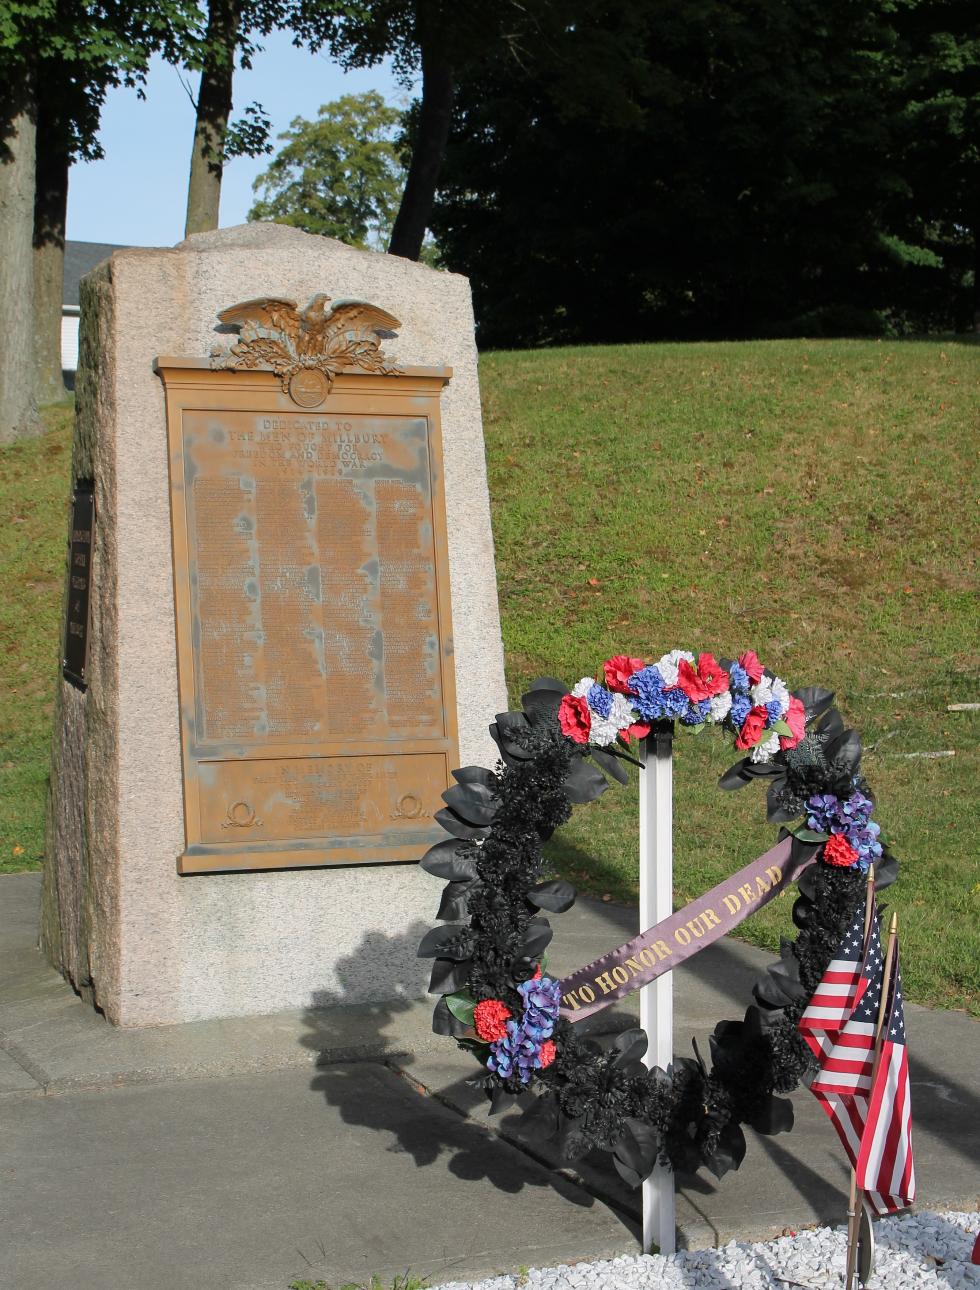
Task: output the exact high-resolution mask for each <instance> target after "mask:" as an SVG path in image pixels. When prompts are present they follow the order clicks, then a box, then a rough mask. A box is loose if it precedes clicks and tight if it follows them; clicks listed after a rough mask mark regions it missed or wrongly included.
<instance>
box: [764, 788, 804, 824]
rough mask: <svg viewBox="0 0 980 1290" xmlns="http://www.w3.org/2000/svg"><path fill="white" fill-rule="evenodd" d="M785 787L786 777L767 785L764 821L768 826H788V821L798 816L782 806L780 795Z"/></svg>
mask: <svg viewBox="0 0 980 1290" xmlns="http://www.w3.org/2000/svg"><path fill="white" fill-rule="evenodd" d="M785 785H786V777H785V776H783V777H782V778H780V779H777V780H773V782H772V783H771V784H770V785H769V791H768V792H767V793H766V819H767V820H768V821H769V823H770V824H788V823H789V821H790V820H795V819H796V817H797V816H798V815H799V814H800V812H799V811H795V810H793V808H792V807H791V806H790V807H786V806H783V805H782V803H781V800H780V795H781V793H782V791H783V789H784V787H785Z"/></svg>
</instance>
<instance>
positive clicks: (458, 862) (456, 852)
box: [419, 841, 476, 882]
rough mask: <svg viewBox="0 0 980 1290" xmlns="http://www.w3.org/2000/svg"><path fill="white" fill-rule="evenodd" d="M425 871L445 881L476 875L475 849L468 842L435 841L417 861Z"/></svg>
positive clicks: (459, 880)
mask: <svg viewBox="0 0 980 1290" xmlns="http://www.w3.org/2000/svg"><path fill="white" fill-rule="evenodd" d="M419 864H420V865H421V866H422V868H423V869H424V870H425V872H426V873H431V874H434V875H435V877H437V878H445V880H446V881H447V882H464V881H465V880H466V879H468V878H475V877H476V851H475V849H474V848H473V847H472V846H471V845H470V844H469V842H465V841H463V842H437V843H436V844H435V846H434V847H430V848H429V850H428V851H426V853H425V855H424V856H423V857H422V859H421V860H420V861H419Z"/></svg>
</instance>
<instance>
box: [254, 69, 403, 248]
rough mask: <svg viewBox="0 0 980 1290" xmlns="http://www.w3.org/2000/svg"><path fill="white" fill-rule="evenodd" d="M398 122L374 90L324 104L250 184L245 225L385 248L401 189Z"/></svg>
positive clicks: (290, 133)
mask: <svg viewBox="0 0 980 1290" xmlns="http://www.w3.org/2000/svg"><path fill="white" fill-rule="evenodd" d="M400 119H401V113H400V112H398V111H397V109H395V108H392V107H389V106H388V105H387V104H386V103H385V101H384V99H383V98H382V97H381V95H380V94H378V93H377V92H376V91H374V90H371V91H369V92H368V93H366V94H346V95H344V97H343V98H340V99H337V100H336V101H335V102H333V103H327V104H325V105H324V106H323V107H321V108H320V111H319V114H318V116H317V119H316V120H315V121H307V120H304V118H303V117H296V118H295V120H294V121H293V122H292V123H291V124H290V127H289V129H288V130H287V131H285V133H283V134H281V135H280V136H279V139H280V141H283V142H284V143H285V146H284V147H283V148H281V149H280V151H279V152H278V154H277V155H276V157H275V158H274V160H273V161H272V163H271V164H270V166H269V168H268V169H267V170H265V171H263V173H262V174H261V175H259V177H258V178H257V179H256V180H255V183H254V184H253V189H254V191H255V192H256V193H257V194H259V197H258V200H257V201H256V202H255V204H254V205H253V206H252V209H251V210H250V211H249V213H248V218H249V219H250V220H274V221H275V222H277V223H279V224H291V225H293V227H295V228H301V229H304V230H305V231H306V232H307V233H320V234H323V235H325V236H327V237H335V238H339V239H340V240H341V241H343V242H349V243H350V244H351V245H352V246H360V247H365V246H372V247H378V248H380V247H382V246H383V244H384V242H385V241H386V239H387V236H388V234H389V232H390V231H391V224H392V220H393V219H394V216H395V212H396V210H397V207H398V199H399V196H400V194H401V190H402V185H403V183H404V174H403V172H402V169H401V165H400V162H399V160H398V155H397V153H396V150H395V144H394V142H393V137H394V132H395V127H396V126H397V125H398V123H399V121H400Z"/></svg>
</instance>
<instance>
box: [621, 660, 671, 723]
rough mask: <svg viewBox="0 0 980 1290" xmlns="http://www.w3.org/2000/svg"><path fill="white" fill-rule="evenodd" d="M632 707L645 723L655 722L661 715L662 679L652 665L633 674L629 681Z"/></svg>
mask: <svg viewBox="0 0 980 1290" xmlns="http://www.w3.org/2000/svg"><path fill="white" fill-rule="evenodd" d="M629 688H630V693H631V696H635V697H634V698H633V707H634V708H636V710H637V712H638V713H639V714H640V716H641V717H643V718H644V720H646V721H656V720H658V719H659V718H660V716H661V715H662V708H663V697H664V678H663V677H662V676H661V675H660V671H659V669H658V668H656V667H654V666H653V665H652V664H651V665H650V666H649V667H644V668H642V669H641V670H640V671H639V672H634V673H633V675H632V676H631V677H630V679H629Z"/></svg>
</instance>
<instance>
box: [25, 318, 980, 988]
mask: <svg viewBox="0 0 980 1290" xmlns="http://www.w3.org/2000/svg"><path fill="white" fill-rule="evenodd" d="M481 366H482V371H481V383H482V388H483V398H484V410H485V429H486V436H487V450H488V461H489V469H490V489H491V497H492V502H493V513H494V530H495V536H496V543H497V572H498V581H499V588H500V603H501V611H502V614H503V624H504V639H505V644H506V650H507V666H508V682H509V685H510V688H511V692H512V694H513V695H515V696H516V695H518V694H519V693H520V692H521V689H522V688H523V687H524V686H525V685H526V683H527V682H528V681H529V680H531V679H532V678H533V677H534V676H535V675H538V674H540V673H542V672H548V673H551V674H553V675H556V676H561V677H563V678H564V679H565V680H566V681H568V682H569V683H571V682H574V681H575V680H577V679H578V677H579V676H581V675H582V674H584V673H588V672H592V671H594V670H595V669H596V668H597V667H598V665H599V663H600V661H601V660H602V659H603V658H604V657H606V656H607V655H608V654H610V653H614V652H628V653H630V654H637V655H644V656H646V657H648V658H653V659H656V658H657V657H659V655H660V654H661V653H663V652H664V651H665V650H667V649H671V648H674V647H675V646H679V647H684V648H694V649H699V648H705V649H711V650H713V651H715V652H716V653H731V652H733V651H738V650H740V649H743V648H746V647H751V648H754V649H756V650H757V651H758V653H759V654H760V655H761V657H762V659H763V661H764V662H766V663H767V664H768V665H769V666H770V667H771V668H772V669H773V670H774V671H776V672H777V673H778V674H779V675H780V676H782V677H783V678H784V679H785V680H786V681H787V682H788V683H789V684H790V686H791V688H795V687H796V686H799V685H805V684H809V683H819V684H826V685H828V686H830V687H831V688H833V689H835V690H836V691H837V695H838V701H839V703H840V705H841V707H842V709H843V711H844V714H845V716H846V717H847V718H849V720H851V721H852V722H853V723H854V725H856V726H857V728H858V729H859V730H860V731H861V733H862V735H863V738H864V742H865V746H866V748H867V749H868V751H867V754H866V761H865V769H866V773H867V775H868V777H869V779H870V781H871V783H872V786H873V788H874V789H875V791H876V794H877V796H878V798H879V808H878V811H877V818H878V819H879V820H880V822H881V823H882V826H883V827H884V828H885V829H886V831H887V832H888V833H889V835H890V836H891V838H892V840H893V846H894V850H895V852H896V854H897V855H898V856H899V857H900V858H901V859H902V861H903V867H902V876H901V880H900V882H899V884H898V885H897V886H896V887H895V888H894V889H893V892H890V893H889V898H890V901H891V903H892V904H893V906H894V907H895V908H897V909H898V910H899V912H900V915H901V927H902V946H903V964H902V966H903V975H904V978H905V983H906V987H907V989H908V991H909V993H910V995H911V997H913V998H915V999H917V1000H919V1001H920V1002H923V1003H935V1004H942V1005H945V1006H949V1007H969V1008H971V1009H972V1010H974V1011H977V1012H980V982H978V975H980V969H978V964H980V932H978V927H980V918H978V904H980V872H978V861H977V851H978V848H977V845H976V842H975V837H976V834H977V832H978V830H980V811H978V807H977V794H976V784H977V761H978V758H977V729H978V714H977V713H975V712H955V713H951V712H949V711H948V710H947V705H948V704H950V703H964V702H965V703H972V702H980V654H978V647H977V643H976V632H975V630H974V628H975V623H976V608H975V606H976V601H975V574H976V523H977V499H978V496H980V493H978V480H977V450H978V447H980V436H978V434H977V429H978V424H980V347H977V346H971V345H968V344H962V343H958V342H948V343H931V342H923V343H918V342H901V343H888V342H873V341H820V342H806V341H786V342H760V343H753V344H705V345H651V346H634V347H613V348H582V349H563V350H549V351H534V352H525V353H507V354H504V353H500V354H488V355H485V356H484V357H483V359H482V364H481ZM66 419H67V418H66V412H65V410H64V409H59V410H55V412H54V414H53V424H54V426H55V428H53V430H52V432H51V433H50V434H49V435H48V436H46V437H45V438H43V439H41V440H38V441H36V442H34V443H30V444H24V445H18V446H16V447H14V448H10V449H5V450H3V451H2V452H0V495H2V498H3V515H4V518H5V521H6V522H5V523H4V524H3V526H0V574H2V578H3V585H4V589H5V596H4V601H3V604H2V605H0V638H2V650H0V667H2V669H3V673H2V677H0V679H2V681H3V685H2V688H0V870H4V869H14V868H16V869H23V868H29V867H33V866H36V865H37V864H38V863H39V861H40V857H41V852H42V844H43V796H44V779H45V775H46V772H47V758H48V741H49V728H48V727H49V713H50V703H51V692H52V686H53V683H54V677H55V676H56V672H57V654H58V639H57V637H58V630H57V619H58V615H59V612H60V603H61V582H62V577H63V568H64V541H65V533H66V523H65V506H66V500H67V472H68V461H69V452H68V447H67V436H66V429H65V425H66ZM491 715H492V714H488V720H489V718H490V716H491ZM935 752H943V753H948V752H952V753H953V754H954V755H953V756H951V757H950V756H944V757H938V758H932V757H919V756H911V754H920V753H935ZM675 760H676V764H675V771H674V775H675V780H674V782H675V806H674V820H675V865H676V896H677V901H678V903H683V902H684V901H687V900H689V899H691V898H692V897H694V896H695V895H697V894H699V893H700V892H701V891H703V890H705V889H706V888H707V887H710V886H712V885H713V884H714V883H716V882H719V881H720V880H721V879H722V878H723V877H724V876H725V875H726V874H728V873H729V872H730V871H731V870H733V869H735V868H737V867H739V866H740V865H742V864H744V863H746V862H747V861H748V860H749V859H751V858H752V857H753V856H754V855H757V854H758V853H759V852H760V851H762V850H764V849H765V848H766V847H768V846H769V845H771V843H772V841H773V840H774V837H775V833H774V830H773V828H772V826H769V825H767V824H766V823H765V810H764V806H763V800H762V799H763V789H762V788H760V787H759V786H757V785H754V786H749V787H748V788H746V789H745V790H744V791H743V792H741V793H737V794H724V795H723V796H722V795H721V794H720V792H719V791H718V790H717V788H716V787H715V781H716V779H717V776H718V774H719V773H720V772H721V771H722V770H723V769H724V768H725V767H726V766H727V765H729V764H730V763H731V762H732V761H733V760H734V755H733V753H732V751H731V749H730V748H728V747H726V746H725V741H724V739H723V738H722V737H721V736H719V735H718V734H717V732H716V733H714V734H712V733H711V732H705V733H704V734H702V735H695V736H686V735H679V736H678V740H677V757H676V759H675ZM636 820H637V809H636V793H635V784H633V785H631V786H630V787H629V788H613V789H611V790H610V791H609V792H608V793H607V794H606V795H605V796H604V797H603V798H602V799H601V800H600V801H599V802H598V803H595V804H594V805H592V806H591V807H589V808H587V809H580V810H578V811H577V812H576V815H575V817H574V819H573V820H572V821H571V823H570V824H569V825H568V826H567V827H566V828H565V829H564V830H562V833H561V835H560V836H559V837H557V838H556V840H555V842H554V843H553V844H552V853H553V857H554V861H555V865H556V868H557V869H559V870H560V871H562V872H564V873H566V874H567V875H568V876H569V877H570V879H571V880H572V881H573V882H575V884H576V885H577V886H578V887H579V888H581V889H583V890H587V891H591V892H594V893H597V894H600V895H602V894H607V893H608V894H609V895H611V896H612V897H614V898H616V899H623V900H631V899H634V898H635V894H636V872H637V855H636ZM18 848H19V850H18ZM15 853H16V854H15ZM789 907H790V897H788V896H787V897H782V898H780V899H779V900H777V901H775V902H773V905H771V906H770V907H768V908H767V909H766V910H763V911H761V912H760V913H759V914H758V915H756V916H755V917H754V918H753V919H751V920H749V921H748V922H746V923H744V924H743V925H742V928H741V933H742V934H743V935H744V936H745V937H746V938H747V939H750V940H752V941H754V942H756V943H757V944H760V945H764V946H767V947H769V948H776V946H777V945H778V937H779V934H780V932H781V931H787V930H789V928H790V920H789ZM559 935H560V931H559Z"/></svg>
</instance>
